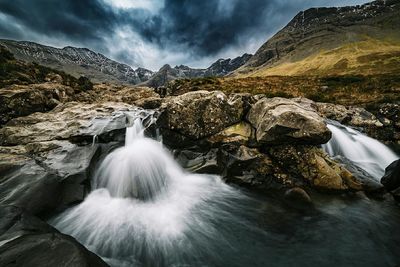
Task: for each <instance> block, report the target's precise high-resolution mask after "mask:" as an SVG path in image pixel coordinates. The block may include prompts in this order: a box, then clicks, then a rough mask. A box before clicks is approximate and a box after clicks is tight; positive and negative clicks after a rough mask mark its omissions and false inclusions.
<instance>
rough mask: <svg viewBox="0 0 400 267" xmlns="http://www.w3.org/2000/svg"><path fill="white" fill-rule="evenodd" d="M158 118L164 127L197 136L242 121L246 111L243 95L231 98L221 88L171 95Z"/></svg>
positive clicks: (202, 136)
mask: <svg viewBox="0 0 400 267" xmlns="http://www.w3.org/2000/svg"><path fill="white" fill-rule="evenodd" d="M161 108H162V112H161V115H160V117H159V119H158V125H159V127H160V128H161V130H167V131H172V132H176V133H178V134H180V135H183V136H186V137H188V138H190V139H193V140H198V139H201V138H204V137H208V136H211V135H213V134H216V133H218V132H220V131H222V130H223V129H224V128H226V127H228V126H230V125H233V124H235V123H238V122H239V121H240V120H241V118H242V115H243V110H244V107H243V100H242V98H241V97H233V98H229V97H227V96H226V95H225V94H224V93H222V92H220V91H213V92H208V91H195V92H189V93H186V94H183V95H180V96H176V97H167V98H165V99H164V103H163V104H162V107H161Z"/></svg>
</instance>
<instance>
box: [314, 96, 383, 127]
mask: <svg viewBox="0 0 400 267" xmlns="http://www.w3.org/2000/svg"><path fill="white" fill-rule="evenodd" d="M315 106H316V109H317V111H318V113H319V114H320V115H321V116H323V117H324V118H327V119H331V120H335V121H338V122H340V123H344V124H347V125H351V126H355V127H382V126H383V124H382V123H381V122H380V121H379V119H378V118H377V117H376V116H375V115H374V114H372V113H370V112H368V111H367V110H365V109H364V108H362V107H346V106H343V105H338V104H332V103H318V102H317V103H315Z"/></svg>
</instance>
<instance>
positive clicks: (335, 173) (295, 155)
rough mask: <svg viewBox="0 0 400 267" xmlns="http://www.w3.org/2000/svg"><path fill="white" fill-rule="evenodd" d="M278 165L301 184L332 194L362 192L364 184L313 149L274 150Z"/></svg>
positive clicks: (293, 147)
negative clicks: (345, 191)
mask: <svg viewBox="0 0 400 267" xmlns="http://www.w3.org/2000/svg"><path fill="white" fill-rule="evenodd" d="M269 154H270V155H271V157H272V158H273V160H274V162H275V163H276V164H278V165H279V166H280V167H281V168H282V169H284V170H286V171H287V172H288V174H289V175H290V176H291V177H292V178H295V179H297V180H300V181H303V182H304V183H305V184H308V185H310V186H312V187H314V188H317V189H322V190H330V191H342V190H362V189H363V184H362V183H361V182H360V181H359V180H358V179H357V178H356V177H355V176H353V175H352V174H351V173H350V172H349V171H348V170H347V169H345V168H344V167H343V166H341V165H340V164H339V163H337V162H335V161H334V160H332V159H330V158H329V156H328V155H327V154H326V153H325V152H324V151H322V150H321V149H320V148H317V147H313V146H293V145H282V146H274V147H271V148H270V149H269Z"/></svg>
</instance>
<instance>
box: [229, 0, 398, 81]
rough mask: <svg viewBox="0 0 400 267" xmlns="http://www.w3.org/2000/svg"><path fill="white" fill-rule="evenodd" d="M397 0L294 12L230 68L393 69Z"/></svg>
mask: <svg viewBox="0 0 400 267" xmlns="http://www.w3.org/2000/svg"><path fill="white" fill-rule="evenodd" d="M399 28H400V1H399V0H388V1H382V0H379V1H374V2H371V3H368V4H364V5H361V6H351V7H342V8H312V9H308V10H306V11H303V12H300V13H299V14H297V15H296V16H295V17H294V18H293V19H292V21H290V22H289V24H288V25H287V26H286V27H284V28H283V29H282V30H281V31H279V32H278V33H277V34H276V35H275V36H273V37H272V38H271V39H270V40H268V41H267V42H266V43H265V44H264V45H262V46H261V47H260V49H259V50H258V51H257V52H256V53H255V55H254V56H253V57H251V58H250V59H249V60H248V61H247V63H246V64H245V65H244V66H243V67H241V68H239V69H238V70H237V71H236V73H241V74H245V75H246V74H256V75H259V76H265V75H302V74H317V75H324V74H347V73H361V74H362V73H365V72H367V73H369V74H371V72H378V73H393V72H395V71H398V70H399V65H400V64H399V63H400V31H399Z"/></svg>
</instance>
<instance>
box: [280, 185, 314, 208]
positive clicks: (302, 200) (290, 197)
mask: <svg viewBox="0 0 400 267" xmlns="http://www.w3.org/2000/svg"><path fill="white" fill-rule="evenodd" d="M285 199H286V200H287V201H289V202H290V203H292V204H295V205H300V206H302V205H306V206H307V205H310V204H312V200H311V197H310V196H309V195H308V194H307V192H306V191H305V190H304V189H302V188H300V187H294V188H290V189H288V190H286V192H285Z"/></svg>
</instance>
